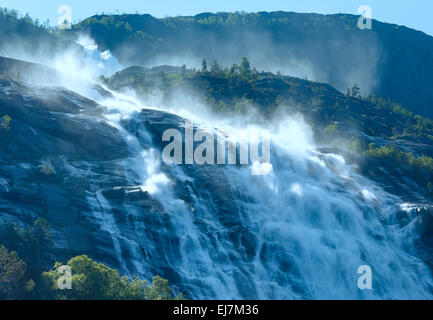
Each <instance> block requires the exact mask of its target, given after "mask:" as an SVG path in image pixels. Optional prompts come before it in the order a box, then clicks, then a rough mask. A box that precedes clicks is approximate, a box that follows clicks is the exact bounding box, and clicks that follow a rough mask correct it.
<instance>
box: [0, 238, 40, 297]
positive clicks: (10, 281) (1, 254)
mask: <svg viewBox="0 0 433 320" xmlns="http://www.w3.org/2000/svg"><path fill="white" fill-rule="evenodd" d="M26 269H27V265H26V263H25V262H24V261H23V260H21V259H20V258H19V257H18V254H17V253H16V252H15V251H12V252H9V251H8V250H7V249H6V247H5V246H3V245H1V246H0V299H24V298H25V297H26V295H27V294H28V292H30V291H32V290H33V287H34V282H33V280H26Z"/></svg>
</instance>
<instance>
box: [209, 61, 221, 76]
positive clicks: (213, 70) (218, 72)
mask: <svg viewBox="0 0 433 320" xmlns="http://www.w3.org/2000/svg"><path fill="white" fill-rule="evenodd" d="M210 72H211V73H212V74H213V75H215V76H219V75H221V74H222V69H221V67H220V65H219V64H218V62H217V61H216V60H215V61H214V62H213V63H212V65H211V67H210Z"/></svg>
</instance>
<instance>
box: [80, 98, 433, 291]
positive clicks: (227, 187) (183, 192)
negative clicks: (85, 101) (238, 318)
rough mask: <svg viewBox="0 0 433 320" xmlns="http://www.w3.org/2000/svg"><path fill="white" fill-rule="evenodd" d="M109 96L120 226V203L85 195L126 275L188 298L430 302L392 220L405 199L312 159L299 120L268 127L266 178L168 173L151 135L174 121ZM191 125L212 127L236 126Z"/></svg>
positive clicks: (232, 169) (238, 172)
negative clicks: (365, 285) (116, 144)
mask: <svg viewBox="0 0 433 320" xmlns="http://www.w3.org/2000/svg"><path fill="white" fill-rule="evenodd" d="M112 94H113V98H109V99H107V98H104V99H102V98H101V99H100V101H98V102H99V103H100V104H101V105H103V106H105V107H106V108H107V113H106V115H105V118H106V120H107V121H108V122H109V123H110V124H111V125H112V126H114V127H116V128H117V129H118V130H119V131H120V132H121V133H122V135H123V137H124V139H125V141H126V142H127V143H128V146H129V150H130V157H128V158H127V159H124V162H123V167H124V170H125V172H126V175H127V177H128V182H129V185H128V186H118V187H116V188H114V189H115V190H117V191H119V190H122V192H124V194H125V198H124V199H123V200H122V201H123V203H121V205H120V206H121V208H123V209H122V210H120V211H124V212H125V214H126V215H127V216H128V218H127V219H126V218H124V219H122V221H121V223H122V224H123V225H122V226H121V227H120V226H118V225H117V224H119V223H120V222H119V219H116V217H115V212H119V208H117V210H112V208H111V204H110V199H106V198H104V196H103V192H101V191H100V190H99V191H96V192H95V193H94V194H93V195H89V197H88V200H89V203H91V207H92V208H93V210H94V216H95V218H96V219H97V221H99V223H100V228H101V229H102V230H104V231H107V232H109V233H110V236H111V237H112V239H113V244H114V245H113V247H114V252H113V254H114V255H115V256H116V258H117V259H118V260H119V265H120V266H121V269H122V272H123V273H126V274H133V273H135V274H138V275H139V276H141V277H144V278H147V279H150V278H151V277H152V276H153V275H155V274H156V273H158V274H161V275H162V276H165V277H167V278H169V279H170V281H171V282H172V283H173V284H174V285H175V286H176V287H177V288H178V289H179V290H182V291H184V292H186V293H187V295H188V297H189V298H193V299H195V298H198V299H413V298H421V299H424V298H432V288H433V281H432V278H431V275H430V270H429V268H428V267H427V266H426V265H425V264H424V263H423V262H422V261H421V260H420V259H419V258H417V257H416V255H415V253H414V252H415V251H414V248H413V241H414V240H415V239H416V236H415V235H414V234H413V233H412V232H411V231H410V229H409V228H401V226H400V225H399V224H398V223H396V222H395V221H396V220H397V218H396V216H397V214H398V213H399V212H401V206H402V205H403V201H401V200H400V199H399V198H398V197H396V196H393V195H391V194H389V193H387V192H386V191H384V190H383V189H382V188H380V187H379V186H378V185H376V184H375V183H373V182H372V181H369V180H368V179H365V178H363V177H362V176H360V175H359V174H357V173H356V169H355V168H354V167H353V166H351V165H348V164H347V163H346V162H345V160H344V158H343V157H342V156H340V155H336V154H329V153H328V154H326V153H323V152H320V151H319V150H318V149H317V147H316V146H315V144H314V140H313V135H312V132H311V129H310V128H309V127H308V125H306V124H305V123H304V122H303V120H302V118H300V117H295V116H294V117H287V118H286V119H281V120H280V122H279V124H277V125H274V124H273V125H272V127H270V126H268V129H270V130H271V141H272V146H271V165H272V168H271V170H270V172H269V173H268V174H266V175H263V176H256V175H253V174H252V172H251V166H239V165H203V166H199V165H172V166H168V165H166V164H164V163H162V162H161V144H160V143H161V137H160V136H158V135H157V134H155V131H154V130H153V129H157V128H159V126H161V124H162V123H166V124H167V125H172V126H173V127H175V126H179V124H180V123H181V121H180V120H179V119H182V118H177V117H176V118H173V109H171V110H170V112H169V111H168V110H162V111H161V108H160V107H149V106H143V105H141V103H140V102H138V101H136V100H134V99H133V98H131V97H127V96H123V95H121V94H119V93H116V92H112ZM158 109H159V111H158ZM182 110H183V109H182ZM182 112H184V110H183V111H182ZM149 115H152V118H151V119H149ZM178 115H181V116H182V115H183V116H184V115H185V114H181V112H179V114H178ZM146 119H147V120H149V121H148V122H147V123H146V124H145V123H144V122H145V121H144V120H146ZM173 119H178V120H176V121H175V120H173ZM157 120H158V121H159V122H158V121H157ZM196 120H197V122H195V124H196V125H198V126H203V127H206V128H207V130H209V128H213V130H214V131H215V132H218V131H226V130H234V131H236V130H244V129H245V128H241V127H239V126H237V125H236V124H235V123H230V121H219V120H218V121H214V122H211V120H203V118H201V120H199V119H196ZM137 199H138V200H139V202H137ZM125 224H126V225H125ZM125 260H126V261H125ZM363 265H367V266H369V267H370V268H371V270H372V286H373V288H372V289H371V290H360V288H359V287H358V279H359V277H360V274H358V268H359V267H360V266H363Z"/></svg>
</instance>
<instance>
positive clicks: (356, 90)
mask: <svg viewBox="0 0 433 320" xmlns="http://www.w3.org/2000/svg"><path fill="white" fill-rule="evenodd" d="M360 92H361V90H360V89H359V87H358V85H357V84H356V83H355V84H354V85H353V87H352V97H358V96H359V93H360Z"/></svg>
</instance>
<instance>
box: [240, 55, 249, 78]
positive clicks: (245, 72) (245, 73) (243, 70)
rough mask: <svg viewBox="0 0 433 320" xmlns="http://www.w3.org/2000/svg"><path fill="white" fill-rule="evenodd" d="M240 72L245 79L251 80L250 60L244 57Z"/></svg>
mask: <svg viewBox="0 0 433 320" xmlns="http://www.w3.org/2000/svg"><path fill="white" fill-rule="evenodd" d="M240 72H241V76H242V77H243V78H249V76H250V75H251V67H250V63H249V62H248V59H247V58H245V57H243V58H242V60H241V65H240Z"/></svg>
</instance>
